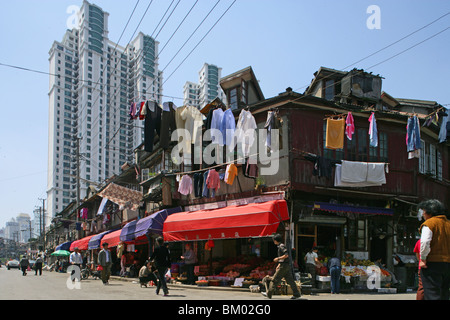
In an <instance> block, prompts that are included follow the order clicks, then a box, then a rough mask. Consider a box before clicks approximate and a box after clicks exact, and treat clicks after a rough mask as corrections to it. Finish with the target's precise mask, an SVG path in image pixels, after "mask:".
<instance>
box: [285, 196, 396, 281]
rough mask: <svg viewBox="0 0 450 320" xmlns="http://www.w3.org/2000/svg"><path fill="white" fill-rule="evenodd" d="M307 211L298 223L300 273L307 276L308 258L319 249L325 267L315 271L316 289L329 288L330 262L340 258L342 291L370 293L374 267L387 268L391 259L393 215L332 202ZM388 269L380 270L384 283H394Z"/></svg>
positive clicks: (320, 259)
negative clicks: (314, 248)
mask: <svg viewBox="0 0 450 320" xmlns="http://www.w3.org/2000/svg"><path fill="white" fill-rule="evenodd" d="M304 207H307V210H304V211H303V213H302V214H301V215H300V216H299V219H298V221H297V228H296V232H297V233H296V237H295V240H296V242H295V243H294V246H295V248H296V249H297V252H298V259H297V263H298V265H299V271H300V273H301V274H305V273H306V264H305V260H304V257H305V255H306V254H307V253H308V252H310V251H311V250H312V248H313V247H317V249H318V256H319V261H320V262H321V264H322V265H321V266H320V267H317V268H316V275H315V279H316V283H314V282H313V281H312V283H314V285H315V286H316V288H318V289H324V288H329V286H330V283H329V282H330V275H329V270H328V268H327V267H328V265H327V264H328V261H329V260H330V259H331V258H333V257H339V258H340V260H341V265H342V273H341V275H342V277H341V282H343V287H344V288H347V289H350V288H351V289H355V288H356V289H363V288H365V289H367V283H366V282H367V279H368V276H370V272H371V266H375V265H380V266H385V265H386V264H387V262H390V261H389V259H392V232H391V234H389V232H388V230H389V228H390V227H391V226H392V218H393V213H394V211H393V210H392V209H390V208H383V207H364V206H357V205H350V204H338V203H330V202H314V203H313V204H312V205H307V206H304ZM387 269H388V268H387V267H386V270H384V267H383V268H381V270H380V272H381V274H380V276H381V278H382V280H383V281H384V282H389V281H390V280H391V279H392V277H390V275H391V274H390V273H391V272H389V271H388V270H387ZM384 284H385V283H383V285H384Z"/></svg>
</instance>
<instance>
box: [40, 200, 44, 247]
mask: <svg viewBox="0 0 450 320" xmlns="http://www.w3.org/2000/svg"><path fill="white" fill-rule="evenodd" d="M39 200H42V229H43V231H44V241H43V242H44V251H45V199H41V198H39Z"/></svg>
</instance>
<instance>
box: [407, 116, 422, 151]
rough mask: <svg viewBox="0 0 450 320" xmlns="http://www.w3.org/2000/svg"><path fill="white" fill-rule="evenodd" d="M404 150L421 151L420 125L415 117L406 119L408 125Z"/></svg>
mask: <svg viewBox="0 0 450 320" xmlns="http://www.w3.org/2000/svg"><path fill="white" fill-rule="evenodd" d="M406 149H407V150H406V151H407V152H413V151H415V150H418V149H422V143H421V141H420V123H419V119H418V118H417V117H416V116H413V117H410V118H408V124H407V126H406Z"/></svg>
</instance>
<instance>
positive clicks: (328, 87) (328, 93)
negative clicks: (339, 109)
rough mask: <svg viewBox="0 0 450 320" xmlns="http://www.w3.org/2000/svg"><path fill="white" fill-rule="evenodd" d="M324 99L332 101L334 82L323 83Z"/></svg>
mask: <svg viewBox="0 0 450 320" xmlns="http://www.w3.org/2000/svg"><path fill="white" fill-rule="evenodd" d="M324 91H325V99H327V100H333V99H334V80H332V79H331V80H326V81H325V88H324Z"/></svg>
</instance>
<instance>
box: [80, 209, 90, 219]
mask: <svg viewBox="0 0 450 320" xmlns="http://www.w3.org/2000/svg"><path fill="white" fill-rule="evenodd" d="M79 217H80V218H81V219H87V218H88V209H87V208H83V209H81V210H80V214H79Z"/></svg>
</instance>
